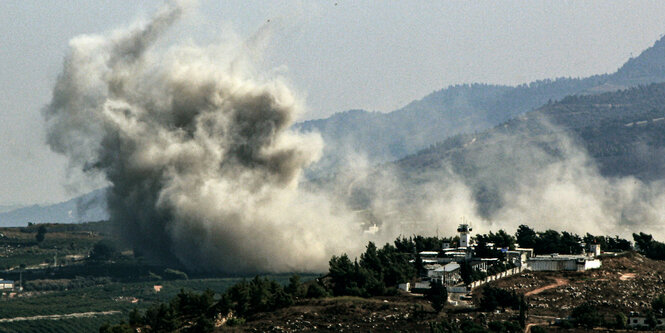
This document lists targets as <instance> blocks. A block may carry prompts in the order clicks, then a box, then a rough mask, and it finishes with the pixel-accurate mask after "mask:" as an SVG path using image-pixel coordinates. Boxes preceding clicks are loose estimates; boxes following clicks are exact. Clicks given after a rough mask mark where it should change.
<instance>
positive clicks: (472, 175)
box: [44, 5, 665, 272]
mask: <svg viewBox="0 0 665 333" xmlns="http://www.w3.org/2000/svg"><path fill="white" fill-rule="evenodd" d="M181 14H182V8H181V7H180V6H175V5H174V6H166V7H165V8H163V9H162V10H161V11H160V12H159V13H158V14H157V15H156V16H155V17H154V18H153V19H152V20H150V21H149V22H147V23H146V24H143V25H138V26H136V27H133V28H130V29H125V30H120V31H116V32H115V33H113V34H111V35H109V36H99V35H95V36H81V37H77V38H75V39H73V40H72V41H71V43H70V47H71V50H70V53H69V55H68V56H67V58H66V59H65V64H64V69H63V72H62V74H61V75H60V77H59V78H58V81H57V84H56V86H55V88H54V92H53V99H52V101H51V103H50V104H49V105H48V107H47V108H46V109H45V111H44V116H45V119H46V122H47V129H48V143H49V145H50V146H51V148H52V149H53V150H55V151H56V152H59V153H62V154H64V155H66V156H67V157H68V158H69V159H70V162H71V166H72V168H73V169H82V170H84V171H85V172H87V173H88V174H91V175H101V176H102V177H104V178H105V179H106V180H107V181H108V182H110V184H111V187H110V190H109V193H108V207H109V211H110V215H111V220H112V221H113V223H114V225H116V226H117V227H118V232H119V234H120V236H122V238H123V239H124V240H126V241H127V242H128V243H129V244H130V245H132V246H134V248H135V249H136V250H137V251H141V252H143V253H144V254H145V255H147V256H149V257H151V258H153V259H158V260H162V261H164V262H179V263H182V264H184V265H185V266H187V267H189V268H190V269H199V270H219V271H226V272H254V271H273V272H285V271H323V270H325V269H326V266H327V262H328V259H329V258H330V256H331V255H336V254H340V253H342V252H346V253H349V254H350V255H357V254H358V253H359V251H360V250H362V249H363V248H364V246H365V244H366V242H367V240H370V239H371V240H375V241H377V242H379V243H383V242H386V241H391V240H392V239H394V238H395V237H396V236H398V235H400V234H401V235H407V236H409V235H412V234H418V233H422V234H428V235H434V233H435V232H437V231H439V232H440V234H441V235H452V234H453V233H454V230H455V228H456V226H457V224H458V223H460V222H461V219H462V217H464V218H466V219H467V220H468V221H470V222H472V223H473V226H474V227H475V230H476V231H479V232H487V231H489V230H497V229H499V228H504V229H506V230H507V231H508V232H511V233H512V232H514V230H515V228H516V227H517V226H518V225H520V224H527V225H530V226H532V227H534V228H535V229H537V230H545V229H548V228H552V229H556V230H568V231H572V232H576V233H580V234H583V233H586V232H591V233H594V234H610V235H613V234H620V235H623V236H629V235H630V233H631V232H638V231H645V232H650V233H654V234H656V236H657V237H662V236H663V227H662V226H663V224H662V220H663V216H665V190H664V188H665V187H664V186H663V184H662V182H652V183H648V184H646V183H642V182H641V181H639V180H637V179H634V178H632V177H627V178H606V177H603V176H602V175H601V174H600V172H599V171H598V170H597V168H596V166H595V165H594V163H593V161H592V160H591V159H590V158H589V157H588V156H587V154H586V153H585V151H584V150H583V149H580V148H579V146H578V145H576V144H575V143H574V142H573V141H572V140H571V139H570V138H568V137H567V136H566V134H564V133H562V132H561V131H559V130H556V129H555V128H552V129H551V131H550V132H549V133H550V135H549V136H548V135H545V136H541V137H540V138H539V139H532V138H527V137H523V136H520V135H519V134H505V135H504V134H498V132H497V133H495V134H492V137H491V138H489V139H487V138H485V139H486V140H478V141H477V142H476V141H475V139H474V140H469V142H466V143H465V146H464V152H463V154H461V153H460V152H459V151H452V152H449V153H446V154H447V155H445V156H434V157H432V158H431V160H427V159H428V158H430V157H429V156H419V157H418V158H416V159H410V160H407V161H402V162H398V163H395V164H386V165H381V166H378V167H376V166H374V165H373V164H372V162H371V161H366V160H365V159H363V158H362V152H353V153H352V154H349V155H348V156H350V157H349V159H348V163H349V165H346V166H345V169H344V170H346V171H339V172H337V173H335V174H334V176H332V177H330V178H327V179H318V180H317V182H316V183H314V184H307V186H305V187H304V186H302V184H301V181H302V179H301V173H302V171H303V169H304V168H306V167H307V166H308V165H310V164H311V163H313V162H315V161H316V160H317V159H318V158H319V157H320V154H321V151H322V147H323V142H322V140H321V138H320V136H319V135H317V134H302V133H297V132H293V131H292V130H291V129H290V126H291V125H292V123H293V122H294V120H295V119H296V118H297V116H298V114H299V113H300V112H302V106H301V105H302V103H301V101H300V100H299V99H298V98H297V96H296V95H295V94H294V93H293V92H292V91H291V90H290V89H289V87H288V85H287V84H285V83H284V82H283V80H281V79H280V78H279V77H277V78H275V77H264V76H262V75H259V74H258V73H256V72H255V71H254V70H253V69H252V67H251V66H250V65H249V63H248V61H245V60H247V59H246V57H247V47H248V45H249V44H252V43H254V42H256V41H250V42H247V43H242V42H241V43H230V44H228V45H227V44H225V45H215V46H209V47H198V46H195V45H191V43H190V44H185V45H175V46H170V47H168V48H165V49H162V48H157V47H155V46H154V43H155V42H156V41H157V40H158V38H159V37H160V36H161V35H162V34H163V33H164V31H165V30H166V29H167V28H168V27H169V26H170V25H172V24H173V22H175V21H176V20H177V18H178V17H179V16H180V15H181ZM458 154H459V156H458ZM419 159H421V160H419ZM414 161H415V162H414ZM409 163H413V165H409ZM405 170H406V171H407V172H405ZM374 223H376V224H377V226H378V227H379V231H378V232H377V233H375V234H371V233H367V232H363V230H366V229H367V228H368V226H370V225H371V224H374Z"/></svg>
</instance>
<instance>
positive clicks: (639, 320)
mask: <svg viewBox="0 0 665 333" xmlns="http://www.w3.org/2000/svg"><path fill="white" fill-rule="evenodd" d="M655 320H656V328H663V327H665V318H658V317H657V318H655ZM628 327H630V328H647V327H649V324H648V323H647V317H646V316H641V315H639V314H631V315H630V316H629V317H628Z"/></svg>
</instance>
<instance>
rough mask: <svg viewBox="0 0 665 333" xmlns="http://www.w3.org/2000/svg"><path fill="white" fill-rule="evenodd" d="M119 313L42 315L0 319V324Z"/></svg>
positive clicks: (115, 312)
mask: <svg viewBox="0 0 665 333" xmlns="http://www.w3.org/2000/svg"><path fill="white" fill-rule="evenodd" d="M117 313H120V311H101V312H78V313H67V314H59V315H43V316H32V317H14V318H2V319H0V323H11V322H14V321H25V320H43V319H47V320H48V319H50V320H56V319H65V318H86V317H94V316H106V315H112V314H117Z"/></svg>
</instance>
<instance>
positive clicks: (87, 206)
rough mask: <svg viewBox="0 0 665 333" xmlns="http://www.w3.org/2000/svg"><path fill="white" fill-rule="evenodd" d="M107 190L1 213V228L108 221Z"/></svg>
mask: <svg viewBox="0 0 665 333" xmlns="http://www.w3.org/2000/svg"><path fill="white" fill-rule="evenodd" d="M105 191H106V190H105V189H99V190H95V191H92V192H90V193H88V194H85V195H82V196H79V197H76V198H74V199H71V200H69V201H65V202H61V203H57V204H53V205H44V206H41V205H32V206H26V207H21V208H18V209H13V210H9V211H6V212H3V213H0V226H3V227H15V226H25V225H27V224H28V222H33V223H78V222H88V221H100V220H106V219H108V213H107V211H106V199H105Z"/></svg>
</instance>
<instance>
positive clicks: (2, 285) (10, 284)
mask: <svg viewBox="0 0 665 333" xmlns="http://www.w3.org/2000/svg"><path fill="white" fill-rule="evenodd" d="M0 289H1V290H7V289H14V281H12V280H0Z"/></svg>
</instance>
